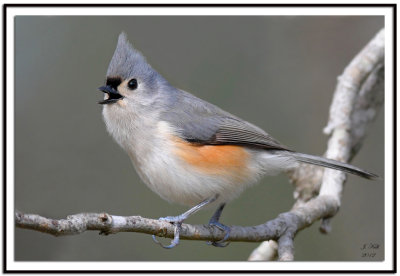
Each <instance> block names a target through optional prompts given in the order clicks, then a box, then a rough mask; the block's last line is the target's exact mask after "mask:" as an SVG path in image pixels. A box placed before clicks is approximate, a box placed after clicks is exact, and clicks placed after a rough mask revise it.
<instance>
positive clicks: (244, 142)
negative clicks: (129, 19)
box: [99, 33, 377, 248]
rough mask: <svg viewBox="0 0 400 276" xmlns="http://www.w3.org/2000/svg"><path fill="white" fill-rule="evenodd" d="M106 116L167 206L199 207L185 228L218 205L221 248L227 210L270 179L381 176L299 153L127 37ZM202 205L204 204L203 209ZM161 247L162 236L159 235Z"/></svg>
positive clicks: (113, 66) (111, 73)
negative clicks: (151, 59) (171, 79)
mask: <svg viewBox="0 0 400 276" xmlns="http://www.w3.org/2000/svg"><path fill="white" fill-rule="evenodd" d="M99 89H100V90H101V91H102V92H104V93H105V95H104V100H103V101H100V102H99V103H100V104H102V105H103V117H104V121H105V124H106V127H107V130H108V132H109V133H110V134H111V135H112V136H113V137H114V139H115V140H116V141H117V143H118V144H119V145H120V146H121V147H122V148H123V149H124V150H125V151H126V152H127V153H128V155H129V157H130V158H131V160H132V162H133V165H134V167H135V169H136V171H137V172H138V174H139V175H140V177H141V179H142V180H143V181H144V182H145V183H146V184H147V185H148V186H149V187H150V189H151V190H153V191H154V192H156V193H157V194H158V195H160V196H161V197H162V198H164V199H165V200H168V201H170V202H176V203H180V204H185V205H189V206H194V207H193V208H191V209H189V210H188V211H187V212H186V213H184V214H182V215H179V216H176V217H165V218H160V219H161V220H164V221H168V222H170V223H173V224H174V225H175V237H174V240H173V241H172V242H171V244H170V245H168V246H163V247H165V248H172V247H174V246H175V245H177V244H178V243H179V232H180V229H181V224H182V222H183V221H184V220H185V219H186V218H187V217H189V216H190V215H191V214H193V213H195V212H197V211H198V210H200V209H201V208H203V207H204V206H205V205H209V204H211V203H218V204H219V207H218V209H217V211H216V212H215V214H214V215H213V216H212V218H211V220H210V225H214V226H216V227H218V228H220V229H222V230H224V231H225V237H224V239H223V240H221V241H218V242H212V243H211V244H213V245H215V246H225V245H226V244H227V243H226V242H225V241H226V240H227V239H228V238H229V231H230V230H229V227H228V226H226V225H223V224H221V223H220V222H219V217H220V215H221V212H222V209H223V208H224V206H225V203H227V202H229V201H231V200H232V199H234V198H235V197H237V196H238V195H239V194H240V193H241V192H242V191H243V190H244V189H246V188H247V187H249V186H250V185H252V184H253V183H255V182H256V181H257V180H258V179H259V178H260V177H262V176H263V175H274V174H277V173H279V172H282V171H286V170H288V169H292V168H295V167H296V166H298V164H299V163H301V162H303V163H309V164H313V165H318V166H323V167H327V168H331V169H337V170H341V171H344V172H346V173H352V174H355V175H358V176H361V177H364V178H367V179H373V178H375V177H377V175H375V174H372V173H369V172H366V171H364V170H362V169H359V168H357V167H355V166H352V165H349V164H345V163H342V162H338V161H335V160H330V159H326V158H323V157H319V156H313V155H308V154H303V153H298V152H295V151H293V150H290V149H288V148H287V147H286V146H284V145H282V144H281V143H279V142H278V141H277V140H275V139H274V138H272V137H271V136H270V135H269V134H268V133H266V132H265V131H263V130H262V129H260V128H258V127H256V126H254V125H253V124H251V123H248V122H246V121H244V120H242V119H240V118H238V117H236V116H234V115H232V114H230V113H228V112H226V111H224V110H222V109H220V108H219V107H217V106H215V105H213V104H210V103H208V102H206V101H203V100H201V99H199V98H197V97H195V96H193V95H192V94H189V93H187V92H185V91H182V90H179V89H177V88H175V87H173V86H172V85H170V84H169V83H168V82H167V81H166V80H165V79H164V78H163V77H162V76H161V75H160V74H158V73H157V72H156V71H155V70H154V69H153V68H152V67H151V66H150V65H149V64H148V63H147V62H146V59H145V58H144V57H143V56H142V54H141V53H140V52H138V51H137V50H135V49H134V48H133V47H132V45H131V44H130V43H129V42H128V40H127V37H126V35H125V34H124V33H121V34H120V36H119V38H118V45H117V48H116V50H115V52H114V55H113V57H112V59H111V62H110V65H109V67H108V70H107V79H106V85H105V86H102V87H100V88H99ZM199 202H200V203H199ZM153 238H154V240H155V237H154V236H153Z"/></svg>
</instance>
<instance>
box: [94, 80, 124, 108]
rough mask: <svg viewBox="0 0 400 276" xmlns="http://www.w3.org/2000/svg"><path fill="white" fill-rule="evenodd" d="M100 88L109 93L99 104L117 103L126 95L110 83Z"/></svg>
mask: <svg viewBox="0 0 400 276" xmlns="http://www.w3.org/2000/svg"><path fill="white" fill-rule="evenodd" d="M99 90H100V91H101V92H104V93H107V94H108V99H106V100H103V101H99V104H111V103H115V102H117V101H119V100H121V99H122V98H123V97H124V96H122V95H121V94H119V93H118V91H117V90H115V89H114V88H113V87H111V86H109V85H105V86H101V87H99Z"/></svg>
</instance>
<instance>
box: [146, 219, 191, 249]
mask: <svg viewBox="0 0 400 276" xmlns="http://www.w3.org/2000/svg"><path fill="white" fill-rule="evenodd" d="M185 219H186V217H184V216H182V215H180V216H176V217H171V216H169V217H163V218H159V220H161V221H166V222H169V223H171V224H173V225H174V226H175V228H174V239H173V240H172V241H171V243H170V244H169V245H163V244H162V243H161V242H160V241H158V240H157V238H156V236H155V235H153V236H152V237H153V241H154V242H155V243H157V244H159V245H160V246H161V247H163V248H166V249H170V248H174V247H175V246H177V245H178V244H179V234H180V233H181V230H182V223H183V221H184V220H185Z"/></svg>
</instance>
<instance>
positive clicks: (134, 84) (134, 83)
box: [128, 79, 138, 90]
mask: <svg viewBox="0 0 400 276" xmlns="http://www.w3.org/2000/svg"><path fill="white" fill-rule="evenodd" d="M137 86H138V83H137V80H136V79H131V80H130V81H129V82H128V88H129V89H131V90H135V89H136V88H137Z"/></svg>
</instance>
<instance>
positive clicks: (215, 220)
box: [207, 203, 231, 247]
mask: <svg viewBox="0 0 400 276" xmlns="http://www.w3.org/2000/svg"><path fill="white" fill-rule="evenodd" d="M224 207H225V203H222V204H221V205H220V206H219V207H218V209H217V210H216V211H215V213H214V215H213V216H212V217H211V219H210V221H209V222H208V225H213V226H216V227H218V228H219V229H221V230H223V231H224V232H225V236H224V238H223V239H222V240H220V241H216V242H215V241H213V242H210V241H209V242H207V243H208V244H211V245H213V246H216V247H225V246H227V245H228V244H229V242H225V241H226V240H227V239H228V238H229V234H230V233H231V228H230V227H228V226H226V225H224V224H222V223H220V222H219V218H220V217H221V213H222V210H223V209H224Z"/></svg>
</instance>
